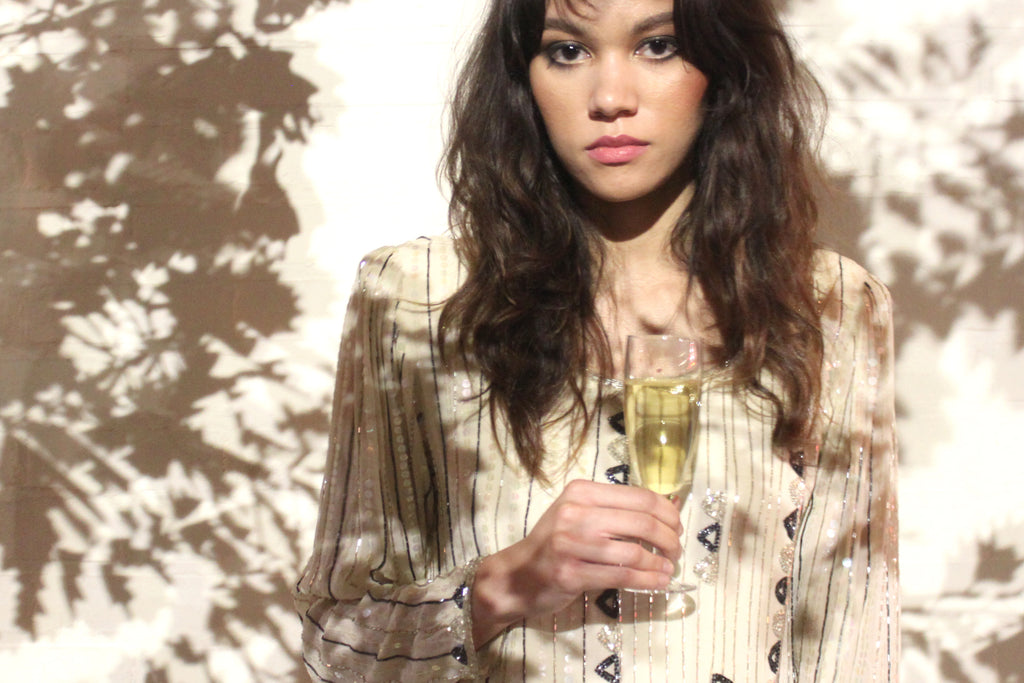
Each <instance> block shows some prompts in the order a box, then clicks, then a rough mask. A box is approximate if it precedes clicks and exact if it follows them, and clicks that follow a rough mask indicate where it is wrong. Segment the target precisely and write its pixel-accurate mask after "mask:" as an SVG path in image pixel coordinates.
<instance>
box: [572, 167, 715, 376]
mask: <svg viewBox="0 0 1024 683" xmlns="http://www.w3.org/2000/svg"><path fill="white" fill-rule="evenodd" d="M692 193H693V190H692V186H690V187H687V188H686V189H685V190H684V191H683V192H681V193H677V194H676V196H675V197H674V198H671V199H672V200H671V201H665V202H656V201H651V198H649V197H648V198H645V201H637V202H624V203H620V204H614V205H605V206H602V207H600V212H599V213H591V212H590V211H588V213H589V214H590V215H591V218H592V220H594V223H595V226H596V227H597V229H598V230H599V231H600V233H601V238H602V247H603V258H602V264H601V273H600V281H599V283H598V288H597V292H596V301H595V303H596V306H597V314H598V318H599V319H600V321H601V325H602V326H603V328H604V330H605V333H606V334H607V335H608V343H609V346H610V351H611V356H612V357H611V359H610V360H611V362H612V368H610V369H609V370H610V371H611V372H612V373H613V376H619V375H621V370H622V362H623V356H624V353H625V345H626V337H627V336H628V335H631V334H675V335H678V336H681V337H690V338H703V337H705V336H706V332H707V329H706V328H707V325H706V322H705V319H706V316H705V315H704V314H703V308H704V307H703V306H702V305H701V304H700V300H701V297H700V296H699V295H696V296H695V292H694V291H693V289H696V287H694V288H691V287H690V284H691V283H690V282H689V274H688V273H687V271H686V269H685V268H684V267H683V265H682V264H680V262H679V261H678V259H676V257H675V255H674V253H673V251H672V242H671V236H672V231H673V230H674V228H675V226H676V224H677V223H678V221H679V217H680V216H681V215H682V212H683V211H684V210H685V208H686V205H687V204H688V203H689V200H690V197H691V196H692ZM587 208H588V209H596V208H597V207H587Z"/></svg>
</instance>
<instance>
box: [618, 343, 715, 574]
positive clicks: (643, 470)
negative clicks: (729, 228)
mask: <svg viewBox="0 0 1024 683" xmlns="http://www.w3.org/2000/svg"><path fill="white" fill-rule="evenodd" d="M700 386H701V358H700V344H699V342H697V341H694V340H691V339H681V338H679V337H675V336H669V335H637V336H630V337H628V338H627V339H626V377H625V389H626V396H625V402H626V410H625V418H626V436H627V438H628V443H629V471H630V479H631V482H632V483H634V484H637V485H640V486H643V487H645V488H648V489H651V490H652V491H654V492H656V493H660V494H661V495H664V496H668V497H669V498H670V499H675V498H679V497H681V496H683V495H688V494H689V489H690V487H691V486H692V485H693V461H694V458H693V451H694V445H695V444H696V438H695V435H696V431H697V425H698V424H699V420H698V417H699V411H700ZM648 548H649V549H650V550H651V551H652V552H654V553H655V554H658V550H657V549H656V548H650V547H649V546H648ZM693 589H694V586H693V585H690V584H684V583H681V582H679V581H677V580H676V579H672V580H671V581H670V582H669V584H668V586H667V587H666V588H665V589H663V590H634V591H633V592H637V593H661V592H667V593H678V592H684V591H690V590H693Z"/></svg>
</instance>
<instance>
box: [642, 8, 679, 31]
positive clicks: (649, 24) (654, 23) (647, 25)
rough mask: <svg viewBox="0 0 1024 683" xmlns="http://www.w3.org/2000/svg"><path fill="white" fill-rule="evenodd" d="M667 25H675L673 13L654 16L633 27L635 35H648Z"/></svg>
mask: <svg viewBox="0 0 1024 683" xmlns="http://www.w3.org/2000/svg"><path fill="white" fill-rule="evenodd" d="M665 24H674V22H673V20H672V12H671V11H668V12H661V13H660V14H654V15H651V16H649V17H647V18H646V19H644V20H643V21H639V22H637V24H636V26H634V27H633V33H647V32H648V31H651V30H653V29H656V28H658V27H661V26H664V25H665Z"/></svg>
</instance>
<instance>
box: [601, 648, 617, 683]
mask: <svg viewBox="0 0 1024 683" xmlns="http://www.w3.org/2000/svg"><path fill="white" fill-rule="evenodd" d="M594 671H595V672H596V673H597V675H598V676H600V677H601V678H603V679H604V680H606V681H609V683H619V682H620V681H621V680H622V663H621V662H620V661H619V656H618V655H609V656H608V657H606V658H605V660H604V661H603V662H601V663H600V664H598V665H597V668H596V669H594Z"/></svg>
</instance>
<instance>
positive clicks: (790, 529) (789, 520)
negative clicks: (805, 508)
mask: <svg viewBox="0 0 1024 683" xmlns="http://www.w3.org/2000/svg"><path fill="white" fill-rule="evenodd" d="M799 520H800V511H799V510H793V511H792V512H790V513H789V516H787V517H786V519H784V520H782V526H784V527H786V535H787V536H789V540H791V541H792V540H793V539H794V538H796V525H797V522H798V521H799Z"/></svg>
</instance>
